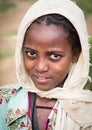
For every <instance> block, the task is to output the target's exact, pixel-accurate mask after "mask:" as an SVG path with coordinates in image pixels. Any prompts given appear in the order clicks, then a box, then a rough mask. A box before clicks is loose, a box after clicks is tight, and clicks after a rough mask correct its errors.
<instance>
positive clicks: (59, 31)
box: [25, 23, 68, 39]
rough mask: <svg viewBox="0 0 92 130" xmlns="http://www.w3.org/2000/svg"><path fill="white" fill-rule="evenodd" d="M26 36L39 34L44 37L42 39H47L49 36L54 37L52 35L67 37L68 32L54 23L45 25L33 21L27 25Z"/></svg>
mask: <svg viewBox="0 0 92 130" xmlns="http://www.w3.org/2000/svg"><path fill="white" fill-rule="evenodd" d="M25 36H26V38H27V37H31V38H32V37H35V36H40V37H44V39H49V38H50V37H51V38H53V39H54V37H59V36H60V37H64V38H67V37H68V33H67V32H66V31H65V30H64V28H63V27H62V26H58V25H55V24H50V25H46V24H45V23H43V24H37V23H33V24H32V25H30V26H29V28H28V29H27V32H26V35H25Z"/></svg>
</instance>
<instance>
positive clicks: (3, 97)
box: [0, 84, 27, 105]
mask: <svg viewBox="0 0 92 130" xmlns="http://www.w3.org/2000/svg"><path fill="white" fill-rule="evenodd" d="M25 93H27V92H26V91H25V90H23V88H22V87H21V86H20V85H19V84H11V85H4V86H1V87H0V105H1V104H3V103H4V104H8V103H9V101H10V100H11V99H12V98H15V97H16V98H17V97H18V95H21V96H22V95H23V94H25Z"/></svg>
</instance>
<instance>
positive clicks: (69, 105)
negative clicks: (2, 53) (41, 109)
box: [16, 0, 92, 130]
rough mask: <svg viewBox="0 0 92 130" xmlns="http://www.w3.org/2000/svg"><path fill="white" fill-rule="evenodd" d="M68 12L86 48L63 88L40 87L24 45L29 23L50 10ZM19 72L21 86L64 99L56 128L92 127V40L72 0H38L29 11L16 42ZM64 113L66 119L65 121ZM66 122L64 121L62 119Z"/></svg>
mask: <svg viewBox="0 0 92 130" xmlns="http://www.w3.org/2000/svg"><path fill="white" fill-rule="evenodd" d="M53 13H55V14H60V15H63V16H65V17H66V18H67V19H68V20H69V21H70V22H71V23H72V24H73V26H74V27H75V29H76V30H77V32H78V35H79V38H80V43H81V48H82V52H81V54H80V57H79V59H78V62H77V63H76V64H73V65H72V66H71V69H70V72H69V75H68V77H67V79H66V81H65V83H64V86H63V88H55V89H53V90H50V91H46V92H45V91H40V90H38V89H37V88H36V86H35V85H34V83H33V81H32V80H31V79H30V77H29V76H28V74H27V73H26V70H25V68H24V63H23V54H22V45H23V40H24V36H25V32H26V30H27V28H28V27H29V25H30V24H31V23H32V22H33V21H34V20H35V19H37V18H38V17H40V16H43V15H46V14H53ZM16 73H17V77H18V80H19V83H20V84H21V86H22V87H23V88H24V89H26V90H27V91H30V92H35V93H37V94H38V95H40V96H41V97H47V98H56V99H58V100H59V101H60V107H59V111H58V112H59V113H61V109H62V110H63V113H62V114H59V113H58V117H57V122H56V128H55V130H92V127H91V126H92V92H91V91H89V90H83V87H84V86H85V84H86V83H87V80H88V78H89V44H88V34H87V29H86V24H85V18H84V14H83V12H82V10H81V9H80V8H79V7H78V6H77V5H76V4H75V3H74V2H72V1H71V0H38V1H37V2H36V3H35V4H34V5H33V6H32V7H31V8H30V9H29V10H28V11H27V13H26V14H25V16H24V18H23V20H22V22H21V24H20V27H19V31H18V37H17V45H16ZM61 116H62V121H61ZM61 122H62V123H61Z"/></svg>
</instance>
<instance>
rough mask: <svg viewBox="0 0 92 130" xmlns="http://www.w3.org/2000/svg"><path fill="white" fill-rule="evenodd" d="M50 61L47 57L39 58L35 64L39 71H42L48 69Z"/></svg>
mask: <svg viewBox="0 0 92 130" xmlns="http://www.w3.org/2000/svg"><path fill="white" fill-rule="evenodd" d="M48 68H49V66H48V61H47V60H46V59H38V60H37V62H36V65H35V69H36V71H37V72H39V73H42V72H46V71H48Z"/></svg>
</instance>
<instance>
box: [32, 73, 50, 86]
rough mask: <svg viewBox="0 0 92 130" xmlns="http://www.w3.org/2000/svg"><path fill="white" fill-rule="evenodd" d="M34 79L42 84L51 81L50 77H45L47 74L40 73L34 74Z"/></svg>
mask: <svg viewBox="0 0 92 130" xmlns="http://www.w3.org/2000/svg"><path fill="white" fill-rule="evenodd" d="M33 77H34V81H36V82H37V83H40V84H46V83H48V82H49V81H50V79H51V78H50V77H45V76H38V75H34V76H33Z"/></svg>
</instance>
